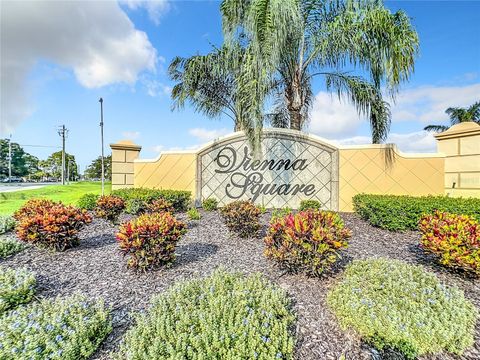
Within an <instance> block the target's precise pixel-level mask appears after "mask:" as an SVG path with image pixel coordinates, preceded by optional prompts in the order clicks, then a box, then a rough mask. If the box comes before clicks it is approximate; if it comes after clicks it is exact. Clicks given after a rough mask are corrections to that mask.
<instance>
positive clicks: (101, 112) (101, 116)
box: [98, 98, 105, 196]
mask: <svg viewBox="0 0 480 360" xmlns="http://www.w3.org/2000/svg"><path fill="white" fill-rule="evenodd" d="M98 101H99V102H100V134H101V138H102V196H103V195H104V192H105V164H104V158H103V99H102V98H100V100H98Z"/></svg>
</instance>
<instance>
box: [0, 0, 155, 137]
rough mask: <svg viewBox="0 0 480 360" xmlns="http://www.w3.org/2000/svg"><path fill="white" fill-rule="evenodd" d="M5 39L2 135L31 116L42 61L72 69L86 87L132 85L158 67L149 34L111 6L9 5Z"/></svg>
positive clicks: (108, 3)
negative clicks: (31, 90) (32, 80)
mask: <svg viewBox="0 0 480 360" xmlns="http://www.w3.org/2000/svg"><path fill="white" fill-rule="evenodd" d="M1 34H2V36H1V94H2V96H1V104H0V106H1V119H2V121H1V123H0V132H3V131H5V132H7V131H10V130H12V129H13V128H14V126H15V125H16V124H18V123H19V122H20V121H22V120H23V119H24V118H25V117H27V116H28V115H29V114H30V113H31V112H32V110H33V109H32V106H31V105H30V99H29V96H28V92H27V86H26V85H27V77H28V74H29V72H30V70H31V69H32V68H33V67H34V66H35V64H36V63H37V61H38V60H46V61H48V62H51V63H54V64H57V65H59V66H62V67H65V68H68V69H72V70H73V72H74V74H75V77H76V78H77V80H78V82H79V83H80V84H81V85H82V86H85V87H87V88H96V87H101V86H105V85H109V84H113V83H121V82H123V83H127V84H133V83H135V81H136V80H137V76H138V74H139V73H140V72H142V71H143V70H151V71H154V70H155V67H156V62H157V52H156V50H155V48H154V47H153V46H152V44H151V43H150V41H149V40H148V37H147V34H146V33H145V32H143V31H139V30H136V29H135V26H134V24H133V23H132V22H131V21H130V19H129V18H128V17H127V15H126V14H125V12H124V11H123V10H122V9H121V8H120V6H119V5H118V3H117V2H113V1H85V2H78V1H5V2H2V11H1Z"/></svg>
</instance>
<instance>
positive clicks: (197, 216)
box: [187, 207, 201, 220]
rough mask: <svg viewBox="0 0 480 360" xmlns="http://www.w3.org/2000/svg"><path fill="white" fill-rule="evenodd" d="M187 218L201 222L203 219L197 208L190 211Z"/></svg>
mask: <svg viewBox="0 0 480 360" xmlns="http://www.w3.org/2000/svg"><path fill="white" fill-rule="evenodd" d="M187 216H188V218H189V219H190V220H200V218H201V216H200V213H199V212H198V210H197V208H194V207H192V208H190V209H188V211H187Z"/></svg>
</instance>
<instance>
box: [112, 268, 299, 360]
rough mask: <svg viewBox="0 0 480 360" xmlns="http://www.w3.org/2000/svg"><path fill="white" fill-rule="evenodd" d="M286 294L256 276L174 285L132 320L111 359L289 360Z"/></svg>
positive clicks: (220, 274)
mask: <svg viewBox="0 0 480 360" xmlns="http://www.w3.org/2000/svg"><path fill="white" fill-rule="evenodd" d="M294 320H295V318H294V316H293V315H292V313H291V311H290V301H289V299H288V297H287V296H286V294H285V292H284V291H283V290H282V289H280V288H278V287H276V286H275V285H273V284H272V283H270V282H269V281H267V280H265V279H264V278H263V277H261V276H260V275H259V274H256V275H250V276H248V277H244V276H242V275H240V274H232V273H227V272H225V271H223V270H217V271H215V272H214V274H213V275H211V276H209V277H207V278H205V279H200V280H193V281H189V282H185V283H180V284H177V285H175V286H174V287H173V288H172V289H170V290H169V291H168V292H166V293H165V294H162V295H160V296H157V297H156V298H154V300H153V306H152V307H151V309H150V310H149V312H148V313H146V314H140V315H138V316H137V317H136V324H135V326H134V327H133V328H131V329H130V330H129V331H127V333H126V335H125V340H124V343H123V344H121V346H120V351H119V352H118V353H117V354H116V356H115V357H114V358H116V359H138V360H140V359H145V360H146V359H232V360H233V359H261V360H267V359H292V358H293V348H294V338H293V336H292V331H291V330H292V327H293V323H294Z"/></svg>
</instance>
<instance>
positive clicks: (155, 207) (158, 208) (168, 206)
mask: <svg viewBox="0 0 480 360" xmlns="http://www.w3.org/2000/svg"><path fill="white" fill-rule="evenodd" d="M147 211H148V212H150V213H161V212H170V213H173V212H174V211H175V209H174V208H173V206H172V203H171V202H169V201H167V200H165V199H156V200H153V201H152V202H151V203H150V204H148V205H147Z"/></svg>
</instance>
